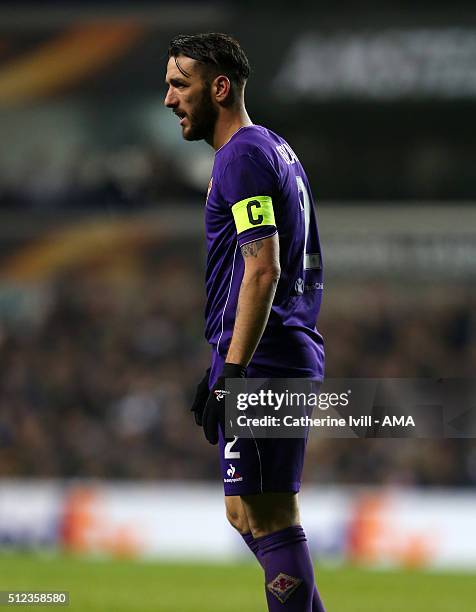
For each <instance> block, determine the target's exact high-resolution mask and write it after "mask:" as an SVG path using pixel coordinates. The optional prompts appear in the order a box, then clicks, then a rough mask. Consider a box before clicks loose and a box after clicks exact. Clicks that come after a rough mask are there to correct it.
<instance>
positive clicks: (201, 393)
mask: <svg viewBox="0 0 476 612" xmlns="http://www.w3.org/2000/svg"><path fill="white" fill-rule="evenodd" d="M209 380H210V368H208V370H207V371H206V373H205V376H204V377H203V379H202V380H201V381H200V382H199V383H198V385H197V392H196V393H195V399H194V400H193V404H192V408H191V411H192V412H193V414H194V416H195V423H196V424H197V425H198V426H199V427H201V426H202V418H203V411H204V410H205V404H206V403H207V399H208V396H209V395H210V389H209V388H208V381H209Z"/></svg>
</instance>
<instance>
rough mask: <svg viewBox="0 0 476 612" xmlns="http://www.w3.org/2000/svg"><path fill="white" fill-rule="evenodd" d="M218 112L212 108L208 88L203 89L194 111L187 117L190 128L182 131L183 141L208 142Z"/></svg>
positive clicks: (207, 86) (213, 129)
mask: <svg viewBox="0 0 476 612" xmlns="http://www.w3.org/2000/svg"><path fill="white" fill-rule="evenodd" d="M217 117H218V110H217V109H216V108H215V107H214V106H213V102H212V99H211V96H210V87H209V85H208V84H206V85H205V86H204V87H203V90H202V94H201V98H200V100H199V102H198V103H197V106H196V108H195V110H193V111H192V112H191V113H190V115H189V122H190V126H189V128H188V130H184V131H183V137H184V139H185V140H190V141H192V140H205V141H207V142H210V141H211V140H212V136H213V133H214V131H215V124H216V121H217Z"/></svg>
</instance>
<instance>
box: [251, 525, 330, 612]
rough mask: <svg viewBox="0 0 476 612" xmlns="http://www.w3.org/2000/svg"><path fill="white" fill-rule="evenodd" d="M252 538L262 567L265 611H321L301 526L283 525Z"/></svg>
mask: <svg viewBox="0 0 476 612" xmlns="http://www.w3.org/2000/svg"><path fill="white" fill-rule="evenodd" d="M250 535H251V534H250ZM245 541H246V540H245ZM255 542H258V547H259V548H258V552H257V553H256V557H257V559H258V561H259V562H260V564H261V565H262V566H263V567H264V571H265V590H266V600H267V602H268V610H269V612H278V611H279V610H287V611H288V612H325V609H324V606H323V604H322V602H321V599H320V597H319V593H318V591H317V587H316V584H315V581H314V568H313V565H312V560H311V556H310V554H309V549H308V546H307V541H306V536H305V533H304V530H303V528H302V527H301V526H300V525H296V526H294V527H287V528H286V529H282V530H280V531H276V532H275V533H272V534H270V535H266V536H263V537H261V538H256V540H255Z"/></svg>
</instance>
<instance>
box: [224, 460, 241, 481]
mask: <svg viewBox="0 0 476 612" xmlns="http://www.w3.org/2000/svg"><path fill="white" fill-rule="evenodd" d="M228 465H229V466H230V467H229V468H228V469H227V471H226V475H227V476H228V478H224V479H223V482H241V481H242V480H243V476H240V475H239V474H238V472H237V471H236V468H235V466H234V465H233V464H232V463H229V464H228Z"/></svg>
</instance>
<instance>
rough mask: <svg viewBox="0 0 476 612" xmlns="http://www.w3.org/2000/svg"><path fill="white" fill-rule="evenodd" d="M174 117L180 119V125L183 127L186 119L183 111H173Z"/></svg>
mask: <svg viewBox="0 0 476 612" xmlns="http://www.w3.org/2000/svg"><path fill="white" fill-rule="evenodd" d="M174 115H176V116H177V117H178V118H179V119H180V122H179V123H180V125H184V123H185V121H186V119H187V115H186V113H184V112H183V111H178V110H176V111H174Z"/></svg>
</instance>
